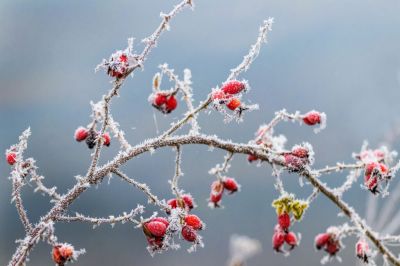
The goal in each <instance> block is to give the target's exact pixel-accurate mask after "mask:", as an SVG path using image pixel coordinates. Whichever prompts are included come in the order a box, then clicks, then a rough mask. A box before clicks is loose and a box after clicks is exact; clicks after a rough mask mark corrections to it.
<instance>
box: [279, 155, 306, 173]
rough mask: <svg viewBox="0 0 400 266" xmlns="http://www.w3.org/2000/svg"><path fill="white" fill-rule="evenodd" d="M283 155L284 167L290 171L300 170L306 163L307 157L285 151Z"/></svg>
mask: <svg viewBox="0 0 400 266" xmlns="http://www.w3.org/2000/svg"><path fill="white" fill-rule="evenodd" d="M283 156H284V158H285V165H286V167H288V168H289V169H290V170H291V171H295V172H296V171H300V170H302V169H303V168H304V167H305V166H306V165H307V164H308V160H307V159H304V158H300V157H297V156H295V155H293V154H292V153H285V154H284V155H283Z"/></svg>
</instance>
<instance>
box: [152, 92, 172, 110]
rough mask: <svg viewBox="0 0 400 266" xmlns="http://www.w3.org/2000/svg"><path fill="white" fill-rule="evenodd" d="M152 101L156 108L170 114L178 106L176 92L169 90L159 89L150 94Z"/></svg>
mask: <svg viewBox="0 0 400 266" xmlns="http://www.w3.org/2000/svg"><path fill="white" fill-rule="evenodd" d="M150 101H151V104H152V105H153V107H154V108H156V109H157V110H159V111H160V112H162V113H163V114H169V113H171V112H172V111H173V110H175V109H176V107H177V106H178V101H177V100H176V97H175V94H174V93H173V92H168V91H158V92H156V93H153V94H151V95H150Z"/></svg>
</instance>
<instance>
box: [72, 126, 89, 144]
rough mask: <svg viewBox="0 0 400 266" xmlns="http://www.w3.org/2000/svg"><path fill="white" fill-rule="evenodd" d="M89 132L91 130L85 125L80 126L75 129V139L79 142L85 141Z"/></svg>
mask: <svg viewBox="0 0 400 266" xmlns="http://www.w3.org/2000/svg"><path fill="white" fill-rule="evenodd" d="M88 134H89V130H87V129H86V128H84V127H79V128H77V129H76V130H75V135H74V136H75V140H76V141H79V142H80V141H83V140H85V139H86V138H87V136H88Z"/></svg>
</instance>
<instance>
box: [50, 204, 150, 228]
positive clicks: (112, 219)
mask: <svg viewBox="0 0 400 266" xmlns="http://www.w3.org/2000/svg"><path fill="white" fill-rule="evenodd" d="M143 212H144V207H143V206H141V205H138V206H137V207H136V208H135V209H133V210H131V211H130V212H129V213H126V212H124V213H123V214H121V215H118V216H114V215H110V216H109V217H108V218H97V217H89V216H85V215H83V214H79V213H76V214H75V216H59V217H57V219H56V220H57V221H60V222H85V223H91V224H93V228H95V227H97V226H100V225H102V224H110V225H111V226H114V225H115V224H116V223H122V224H124V223H126V222H132V223H134V224H136V225H138V224H140V221H138V220H135V219H134V217H136V216H137V215H139V214H142V213H143Z"/></svg>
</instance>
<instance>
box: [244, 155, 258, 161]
mask: <svg viewBox="0 0 400 266" xmlns="http://www.w3.org/2000/svg"><path fill="white" fill-rule="evenodd" d="M257 160H258V158H257V156H255V155H253V154H250V155H249V156H247V161H249V163H252V162H254V161H257Z"/></svg>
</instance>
